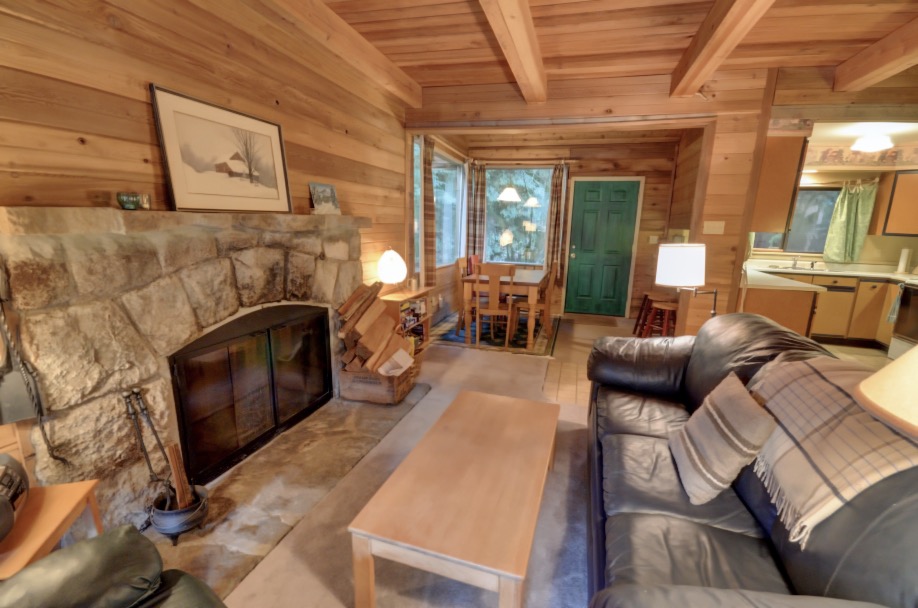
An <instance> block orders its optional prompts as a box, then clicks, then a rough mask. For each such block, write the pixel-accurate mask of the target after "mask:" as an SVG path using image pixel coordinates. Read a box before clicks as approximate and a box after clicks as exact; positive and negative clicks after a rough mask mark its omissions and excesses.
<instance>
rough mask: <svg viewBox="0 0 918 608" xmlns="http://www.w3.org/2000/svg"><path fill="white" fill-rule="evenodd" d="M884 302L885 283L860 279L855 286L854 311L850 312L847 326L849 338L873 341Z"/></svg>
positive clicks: (883, 281)
mask: <svg viewBox="0 0 918 608" xmlns="http://www.w3.org/2000/svg"><path fill="white" fill-rule="evenodd" d="M885 301H886V281H885V280H877V281H870V280H865V279H861V280H860V281H859V282H858V285H857V294H856V297H855V298H854V310H853V311H852V312H851V324H850V325H849V326H848V337H849V338H863V339H864V340H874V339H876V335H877V328H878V327H879V325H880V315H882V314H883V303H884V302H885Z"/></svg>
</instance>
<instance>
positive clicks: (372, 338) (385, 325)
mask: <svg viewBox="0 0 918 608" xmlns="http://www.w3.org/2000/svg"><path fill="white" fill-rule="evenodd" d="M394 331H395V319H393V318H392V317H390V316H389V315H385V314H384V315H380V316H379V317H378V318H377V319H376V321H375V322H374V323H373V326H372V327H371V328H370V329H369V330H368V331H367V333H365V334H364V335H363V336H361V337H360V340H358V341H357V356H359V357H363V358H364V359H369V358H370V357H372V356H373V353H375V352H376V351H378V350H380V349H383V348H385V347H386V343H387V342H388V341H389V336H390V335H391V334H392V333H393V332H394Z"/></svg>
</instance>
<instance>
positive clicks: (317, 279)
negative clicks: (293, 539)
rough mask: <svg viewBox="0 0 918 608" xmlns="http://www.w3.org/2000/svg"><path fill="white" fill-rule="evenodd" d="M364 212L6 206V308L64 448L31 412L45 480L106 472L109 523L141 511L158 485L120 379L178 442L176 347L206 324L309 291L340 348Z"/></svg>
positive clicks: (1, 231) (1, 220)
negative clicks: (338, 332) (341, 313)
mask: <svg viewBox="0 0 918 608" xmlns="http://www.w3.org/2000/svg"><path fill="white" fill-rule="evenodd" d="M367 226H369V220H366V219H364V218H354V217H347V216H332V215H321V216H316V215H290V214H246V213H226V214H208V213H189V212H155V211H121V210H117V209H77V208H65V209H53V208H26V207H6V208H0V237H2V238H0V258H2V268H0V270H2V272H4V273H5V275H6V279H7V281H8V283H9V286H10V291H11V294H12V301H11V302H10V303H9V304H8V308H7V311H8V313H9V317H10V318H11V320H13V321H14V322H16V321H18V325H19V330H20V333H21V340H22V351H23V354H24V356H25V358H26V359H27V360H28V361H30V362H31V363H32V364H33V366H34V367H35V369H36V372H37V375H38V381H39V386H40V389H41V393H42V398H43V403H44V408H45V413H46V422H45V428H46V430H47V432H48V437H49V439H50V442H51V444H52V445H53V446H54V448H55V450H56V451H57V453H58V454H59V455H61V456H62V457H64V458H65V459H66V460H67V462H66V463H62V462H59V461H57V460H55V459H53V458H51V457H50V455H49V453H48V449H47V447H46V445H45V443H44V440H43V439H42V437H41V434H40V433H39V429H38V427H37V425H36V426H35V427H34V428H33V432H32V443H33V444H34V446H35V454H36V456H35V475H36V477H37V478H38V479H39V481H40V482H42V483H64V482H69V481H76V480H81V479H100V485H99V487H98V490H97V496H98V499H99V504H100V507H101V509H102V512H103V519H104V521H105V525H106V526H113V525H117V524H120V523H125V522H131V523H135V524H137V523H139V522H141V521H142V520H143V519H144V517H145V514H144V508H145V507H146V506H147V505H148V504H149V503H150V502H151V500H152V498H153V496H152V494H153V493H154V492H155V490H154V488H153V487H152V486H151V485H150V483H149V475H148V472H147V469H146V465H145V464H144V461H143V457H142V455H141V452H140V449H139V447H138V445H137V441H136V438H135V437H134V435H133V429H132V427H131V426H130V421H129V420H128V418H127V416H126V414H125V408H124V404H123V401H122V400H121V392H122V391H124V390H129V389H130V388H133V387H138V388H140V389H141V390H142V391H143V394H144V397H145V399H146V401H147V404H148V406H149V408H150V411H151V414H152V417H153V420H154V423H155V424H156V426H157V429H158V430H159V433H160V435H161V436H163V437H164V438H166V440H167V442H174V443H178V442H179V433H178V426H179V421H178V416H177V414H176V404H175V402H174V398H173V388H172V381H171V369H170V364H169V358H170V357H171V356H173V355H174V354H176V353H178V352H179V351H181V349H182V348H184V347H186V346H187V345H189V344H190V343H192V342H194V341H195V340H198V339H200V338H201V337H202V336H204V335H207V334H209V333H210V332H212V331H213V330H215V329H217V328H219V327H221V326H223V325H226V324H228V323H231V322H232V321H233V320H234V319H238V318H241V317H243V316H245V315H246V314H248V313H251V312H253V311H257V310H259V309H265V308H268V307H272V306H290V305H294V304H299V303H306V304H310V305H312V306H317V307H323V308H325V309H327V310H328V314H327V317H326V318H327V323H328V329H329V331H328V334H329V336H330V339H331V342H330V351H331V353H336V352H339V351H340V350H341V346H340V344H339V343H338V341H337V339H336V336H335V331H334V330H333V329H334V326H335V323H336V320H337V319H336V313H335V312H334V308H335V307H336V306H337V305H339V304H340V303H342V302H343V301H344V299H345V298H346V297H347V296H348V295H349V294H350V293H351V292H352V291H353V290H354V289H355V288H356V287H357V285H358V284H359V283H360V282H361V280H362V265H361V262H360V235H359V229H360V228H362V227H367ZM334 386H337V378H335V380H334ZM335 392H336V393H337V390H335ZM148 445H152V442H148ZM153 456H154V466H155V467H156V468H157V469H158V470H160V471H165V470H166V468H167V465H166V463H164V462H163V461H162V459H161V458H159V457H158V455H156V454H153Z"/></svg>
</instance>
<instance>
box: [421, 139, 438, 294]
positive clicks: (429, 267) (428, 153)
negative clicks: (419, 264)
mask: <svg viewBox="0 0 918 608" xmlns="http://www.w3.org/2000/svg"><path fill="white" fill-rule="evenodd" d="M433 157H434V141H433V139H431V138H430V137H426V136H425V137H424V157H423V158H424V160H423V163H422V168H423V171H424V286H425V287H434V286H435V285H436V284H437V208H436V205H435V204H434V189H433Z"/></svg>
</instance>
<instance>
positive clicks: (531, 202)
mask: <svg viewBox="0 0 918 608" xmlns="http://www.w3.org/2000/svg"><path fill="white" fill-rule="evenodd" d="M541 206H542V205H540V204H539V199H537V198H536V197H534V196H530V197H529V198H528V199H526V202H525V203H523V207H541Z"/></svg>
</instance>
